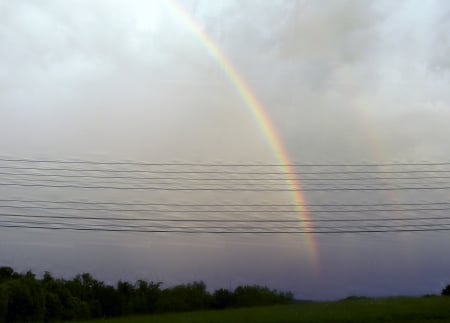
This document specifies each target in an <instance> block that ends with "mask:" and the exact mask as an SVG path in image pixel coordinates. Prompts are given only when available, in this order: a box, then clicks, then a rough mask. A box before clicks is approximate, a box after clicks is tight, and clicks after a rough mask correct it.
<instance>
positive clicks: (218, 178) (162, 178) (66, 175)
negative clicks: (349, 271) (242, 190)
mask: <svg viewBox="0 0 450 323" xmlns="http://www.w3.org/2000/svg"><path fill="white" fill-rule="evenodd" d="M0 175H13V176H32V177H35V176H36V177H62V178H90V179H92V178H95V179H134V180H183V181H286V178H285V177H278V178H273V177H267V178H261V177H259V178H258V177H257V178H255V177H247V178H230V177H227V178H224V177H216V178H214V177H201V178H198V177H197V178H195V177H135V176H98V175H92V174H90V175H73V174H41V173H38V174H37V173H9V172H0ZM449 178H450V176H414V177H411V176H410V177H346V178H342V177H341V178H325V177H322V178H302V179H301V181H302V182H303V181H363V180H399V179H403V180H411V179H414V180H415V179H449Z"/></svg>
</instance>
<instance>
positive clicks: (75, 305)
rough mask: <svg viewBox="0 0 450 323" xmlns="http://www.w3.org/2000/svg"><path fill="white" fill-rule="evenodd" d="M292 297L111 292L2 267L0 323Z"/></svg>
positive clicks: (149, 285)
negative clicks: (37, 276) (39, 277)
mask: <svg viewBox="0 0 450 323" xmlns="http://www.w3.org/2000/svg"><path fill="white" fill-rule="evenodd" d="M293 301H294V298H293V295H292V293H283V292H278V291H276V290H271V289H269V288H267V287H261V286H239V287H237V288H236V289H234V290H233V291H230V290H227V289H218V290H216V291H214V292H213V293H209V292H208V291H207V289H206V286H205V284H204V283H203V282H193V283H191V284H185V285H178V286H175V287H171V288H162V283H160V282H157V283H155V282H147V281H144V280H138V281H137V282H135V283H134V284H131V283H128V282H124V281H119V282H118V283H117V284H116V286H109V285H107V284H105V283H104V282H102V281H99V280H96V279H94V278H93V277H92V276H91V275H90V274H88V273H84V274H81V275H77V276H75V277H74V278H73V279H70V280H66V279H56V278H54V277H53V276H52V275H51V274H50V273H48V272H46V273H45V274H44V276H43V277H42V278H41V279H37V278H36V276H35V275H34V274H33V273H32V272H31V271H29V272H27V273H24V274H21V273H17V272H15V271H14V270H13V269H12V268H10V267H0V323H4V322H8V323H9V322H30V321H41V322H42V321H44V322H52V321H69V320H84V319H90V318H103V317H116V316H124V315H132V314H147V313H158V312H177V311H193V310H202V309H225V308H231V307H244V306H262V305H272V304H289V303H293Z"/></svg>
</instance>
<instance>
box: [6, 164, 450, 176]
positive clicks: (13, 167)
mask: <svg viewBox="0 0 450 323" xmlns="http://www.w3.org/2000/svg"><path fill="white" fill-rule="evenodd" d="M0 168H1V169H20V170H33V171H67V172H103V173H148V174H228V175H231V174H236V175H239V174H240V175H242V174H245V175H314V174H410V173H450V170H397V171H380V170H378V171H369V170H356V171H351V170H350V171H349V170H345V171H316V172H303V171H295V172H292V171H289V172H283V171H278V172H257V171H253V172H249V171H227V170H214V171H205V170H188V171H182V170H140V169H134V170H131V169H93V168H58V167H53V168H41V167H21V166H19V167H17V166H4V165H0Z"/></svg>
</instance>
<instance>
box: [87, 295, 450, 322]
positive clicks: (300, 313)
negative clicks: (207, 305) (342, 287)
mask: <svg viewBox="0 0 450 323" xmlns="http://www.w3.org/2000/svg"><path fill="white" fill-rule="evenodd" d="M89 322H91V323H95V322H102V323H122V322H130V323H147V322H149V323H168V322H171V323H172V322H173V323H194V322H195V323H197V322H198V323H231V322H246V323H256V322H257V323H269V322H270V323H272V322H276V323H291V322H348V323H350V322H450V297H438V296H433V297H422V298H403V297H402V298H387V299H354V300H345V301H339V302H324V303H305V304H299V305H284V306H269V307H256V308H241V309H231V310H223V311H200V312H190V313H176V314H156V315H146V316H133V317H125V318H117V319H109V320H97V321H89Z"/></svg>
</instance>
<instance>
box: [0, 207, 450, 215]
mask: <svg viewBox="0 0 450 323" xmlns="http://www.w3.org/2000/svg"><path fill="white" fill-rule="evenodd" d="M0 208H12V209H39V210H71V211H108V212H150V213H151V212H155V213H156V214H160V213H239V214H241V213H242V214H245V213H294V214H297V213H299V211H298V210H276V209H274V210H161V209H159V210H158V209H105V208H76V207H51V206H24V205H19V206H15V205H0ZM446 210H450V207H446V208H412V209H357V210H311V209H308V213H363V212H412V211H446ZM155 213H152V214H155Z"/></svg>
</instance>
